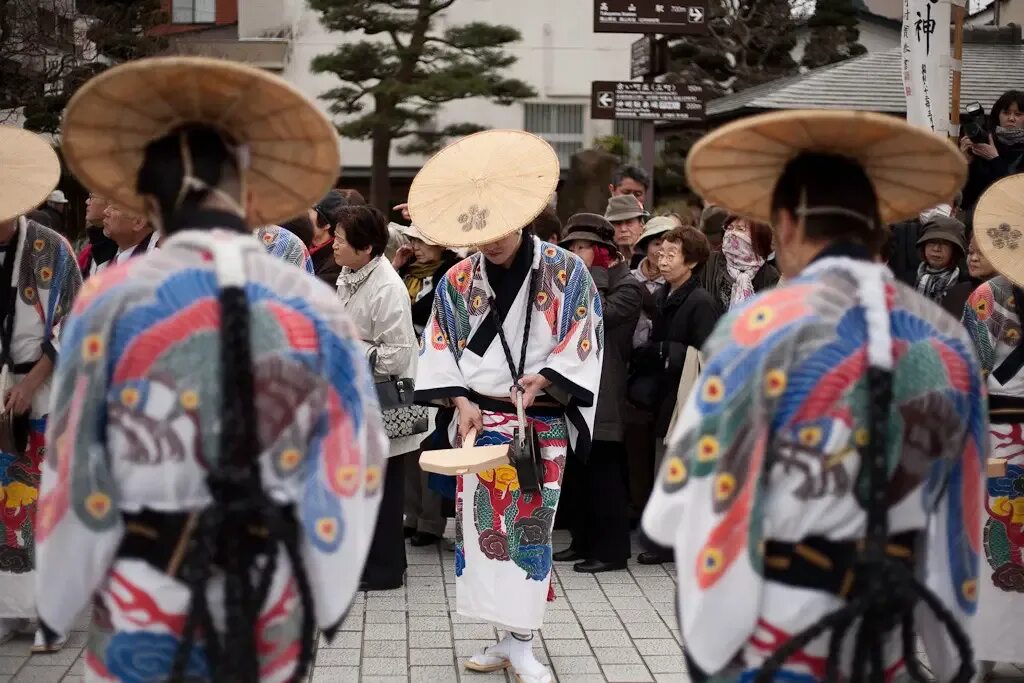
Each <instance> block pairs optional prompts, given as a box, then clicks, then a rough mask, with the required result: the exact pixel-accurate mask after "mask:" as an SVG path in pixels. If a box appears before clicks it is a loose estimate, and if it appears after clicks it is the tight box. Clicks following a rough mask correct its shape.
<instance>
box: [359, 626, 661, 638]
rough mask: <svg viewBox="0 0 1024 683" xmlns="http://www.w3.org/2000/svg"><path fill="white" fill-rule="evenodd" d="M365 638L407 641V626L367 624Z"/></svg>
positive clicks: (364, 631)
mask: <svg viewBox="0 0 1024 683" xmlns="http://www.w3.org/2000/svg"><path fill="white" fill-rule="evenodd" d="M363 636H364V637H365V638H366V640H405V624H367V625H366V628H365V629H364V630H363ZM651 637H652V638H653V637H654V636H651Z"/></svg>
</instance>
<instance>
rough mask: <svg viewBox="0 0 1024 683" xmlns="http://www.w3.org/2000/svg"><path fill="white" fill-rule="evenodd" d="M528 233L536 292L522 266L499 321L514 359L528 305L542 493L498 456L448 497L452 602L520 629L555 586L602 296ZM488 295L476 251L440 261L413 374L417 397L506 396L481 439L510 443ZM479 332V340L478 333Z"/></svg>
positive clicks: (537, 618)
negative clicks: (543, 391)
mask: <svg viewBox="0 0 1024 683" xmlns="http://www.w3.org/2000/svg"><path fill="white" fill-rule="evenodd" d="M527 239H531V240H532V251H533V259H532V268H531V270H530V273H531V274H532V275H533V277H535V278H536V285H535V292H536V293H535V296H534V301H533V302H529V301H528V299H529V292H530V291H531V280H530V278H529V277H525V278H523V281H522V283H521V284H520V285H519V288H518V294H516V296H515V299H514V301H513V303H512V305H511V307H510V308H509V311H508V313H507V315H506V316H505V319H504V321H503V324H502V329H503V330H504V333H505V335H506V338H507V341H508V344H509V347H510V349H511V351H512V357H513V359H514V361H515V362H516V363H518V362H519V355H520V351H521V349H522V341H523V333H524V329H525V323H526V316H527V314H530V315H532V316H533V320H532V322H531V327H530V338H529V344H528V345H527V352H526V364H525V370H524V374H527V375H529V374H538V373H539V374H541V375H543V376H545V377H546V378H547V379H549V380H551V382H552V386H551V387H550V389H549V390H548V393H549V394H550V397H551V398H554V399H555V400H556V401H557V402H558V404H560V405H561V408H556V409H554V410H553V411H549V412H548V413H546V414H544V415H538V414H537V413H534V414H532V415H530V418H529V419H531V420H532V421H533V423H534V426H535V428H536V430H537V433H538V437H539V440H540V445H541V455H542V457H543V459H544V460H545V468H544V486H543V495H541V496H538V495H536V494H532V493H524V492H523V491H521V490H520V487H519V482H518V478H517V476H516V471H515V468H513V467H511V466H503V467H500V468H498V469H497V470H494V471H491V472H482V473H480V474H479V475H466V476H464V477H459V478H458V479H459V482H458V494H457V498H456V548H455V574H456V591H457V602H458V611H459V613H460V614H462V615H465V616H468V617H474V618H478V619H485V620H487V621H490V622H492V623H495V624H497V625H499V626H501V627H504V628H507V629H510V630H514V631H517V632H528V631H530V630H532V629H537V628H540V626H541V624H542V622H543V619H544V608H545V602H546V600H547V599H548V598H549V595H553V594H552V593H551V591H550V577H551V527H552V524H553V522H554V512H555V508H556V507H557V505H558V495H559V490H560V486H561V479H562V472H563V470H564V468H565V454H566V448H567V446H569V445H570V444H571V445H572V447H573V448H576V449H578V450H586V449H588V448H589V445H590V439H591V431H592V429H593V421H594V410H595V406H596V404H597V392H598V388H599V385H600V379H601V358H602V351H603V346H604V328H603V323H602V312H601V301H600V298H599V297H598V295H597V289H596V287H595V286H594V282H593V280H592V279H591V277H590V273H588V272H587V268H586V266H585V265H584V264H583V261H581V260H580V259H579V258H578V257H577V256H575V255H573V254H570V253H569V252H567V251H565V250H563V249H560V248H558V247H556V246H554V245H551V244H547V243H544V242H541V241H540V240H539V239H537V238H535V237H531V238H527ZM524 244H526V243H524ZM491 296H492V289H491V286H490V284H489V283H488V280H487V273H486V268H485V265H484V257H483V255H482V254H479V253H478V254H474V255H473V256H471V257H469V258H467V259H465V260H463V261H461V262H459V263H458V264H456V265H455V266H453V267H452V268H451V269H450V270H449V271H448V274H447V275H446V277H445V280H444V281H443V282H441V283H439V284H438V286H437V293H436V296H435V299H434V311H433V314H432V315H431V318H430V321H429V322H428V324H427V327H426V329H425V330H424V336H423V339H422V342H421V345H422V348H421V350H420V354H421V358H420V362H419V366H418V367H419V370H418V372H417V375H416V397H417V400H418V401H420V402H434V403H438V404H441V405H446V404H447V403H448V401H449V400H450V399H452V398H454V397H456V396H466V397H468V398H469V399H470V400H474V401H476V400H479V398H480V397H486V398H490V399H496V400H498V401H503V402H504V403H506V404H508V407H506V408H504V409H495V408H494V407H493V406H492V407H491V408H490V409H489V408H488V407H487V406H484V410H483V413H484V432H483V434H481V435H479V436H478V438H477V443H478V444H487V443H491V444H494V443H507V442H508V441H510V440H511V435H512V430H513V429H514V428H515V427H516V422H517V420H516V418H515V415H514V411H513V410H511V404H509V403H508V402H509V391H510V387H511V386H512V376H511V371H510V368H509V365H508V362H507V360H506V357H505V352H504V351H503V349H502V345H501V341H500V340H499V338H498V336H497V335H496V334H494V335H493V337H491V335H489V334H487V331H488V328H489V329H490V330H492V331H494V330H496V328H495V327H494V326H493V322H492V318H490V307H491V305H492V304H491V301H490V299H491ZM478 332H479V333H480V338H477V337H476V335H477V334H478ZM487 337H491V338H490V339H489V343H488V344H487V345H486V347H484V346H483V343H481V342H480V340H481V339H483V340H485V341H488V340H487ZM474 339H476V343H474ZM441 415H442V418H441V419H440V420H439V428H442V429H443V428H445V427H447V435H448V440H449V442H450V443H454V442H455V439H456V431H457V420H455V419H454V415H453V414H452V411H442V413H441ZM445 420H448V421H447V422H446V421H445Z"/></svg>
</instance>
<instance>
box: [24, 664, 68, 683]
mask: <svg viewBox="0 0 1024 683" xmlns="http://www.w3.org/2000/svg"><path fill="white" fill-rule="evenodd" d="M67 672H68V667H66V666H24V667H22V668H21V671H19V672H18V674H17V675H16V676H15V677H14V678H12V679H11V680H12V681H13V682H14V683H60V679H62V678H64V674H66V673H67Z"/></svg>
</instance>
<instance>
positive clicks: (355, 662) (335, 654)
mask: <svg viewBox="0 0 1024 683" xmlns="http://www.w3.org/2000/svg"><path fill="white" fill-rule="evenodd" d="M321 666H359V650H341V649H337V650H335V649H331V650H323V651H321V652H317V653H316V667H317V668H320V667H321Z"/></svg>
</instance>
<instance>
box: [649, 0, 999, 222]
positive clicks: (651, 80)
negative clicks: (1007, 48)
mask: <svg viewBox="0 0 1024 683" xmlns="http://www.w3.org/2000/svg"><path fill="white" fill-rule="evenodd" d="M996 1H997V2H998V0H996ZM646 38H647V40H648V41H649V43H650V45H651V53H652V60H651V61H652V62H655V63H656V61H657V60H656V59H654V58H653V57H654V54H655V53H656V51H657V49H658V45H657V36H655V35H654V34H653V33H648V34H646ZM656 71H657V69H653V68H652V69H651V70H650V71H649V72H648V73H647V74H646V75H645V76H644V82H645V83H654V79H655V72H656ZM654 132H655V131H654V121H641V122H640V163H641V164H642V165H643V168H644V171H646V172H647V177H648V178H650V179H651V186H650V187H649V188H647V196H646V197H645V199H644V203H645V204H646V205H647V206H645V207H644V208H645V209H648V210H650V209H653V208H654V148H655V143H654V137H655V135H654Z"/></svg>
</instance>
